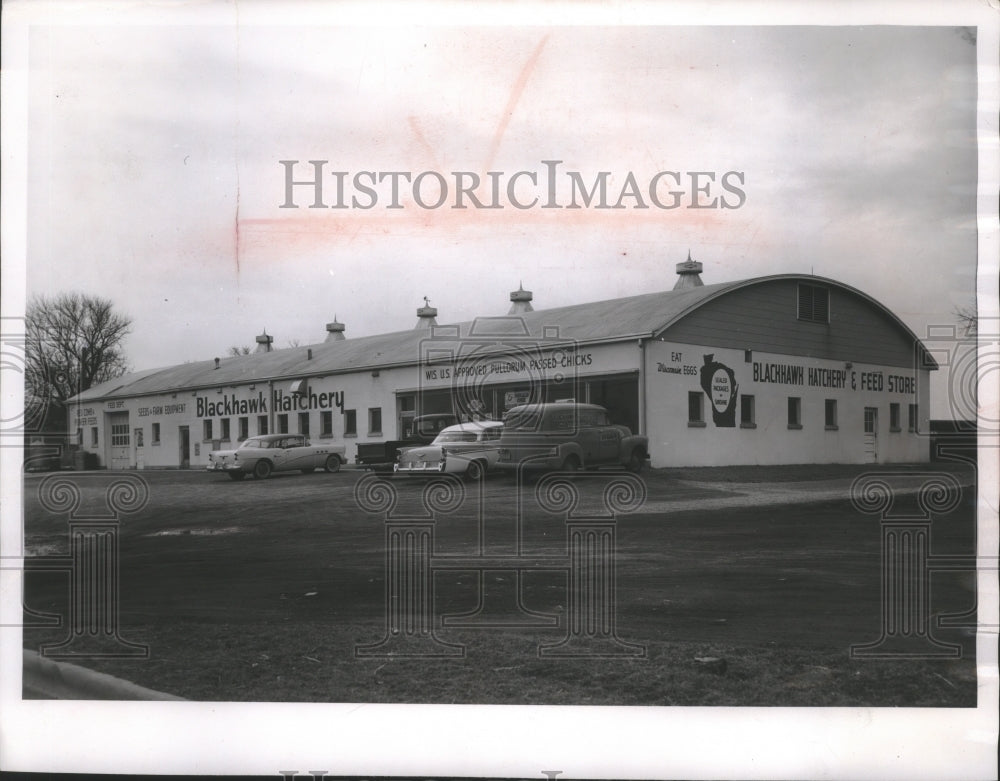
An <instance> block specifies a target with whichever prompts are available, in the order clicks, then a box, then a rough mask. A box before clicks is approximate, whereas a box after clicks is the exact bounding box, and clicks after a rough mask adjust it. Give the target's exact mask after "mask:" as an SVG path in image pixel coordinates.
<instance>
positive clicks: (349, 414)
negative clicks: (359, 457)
mask: <svg viewBox="0 0 1000 781" xmlns="http://www.w3.org/2000/svg"><path fill="white" fill-rule="evenodd" d="M357 435H358V411H357V410H353V409H349V410H344V436H345V437H356V436H357Z"/></svg>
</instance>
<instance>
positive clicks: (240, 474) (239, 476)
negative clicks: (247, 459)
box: [229, 472, 246, 483]
mask: <svg viewBox="0 0 1000 781" xmlns="http://www.w3.org/2000/svg"><path fill="white" fill-rule="evenodd" d="M244 477H246V474H245V473H243V472H229V479H230V480H235V481H236V482H237V483H238V482H239V481H240V480H242V479H243V478H244Z"/></svg>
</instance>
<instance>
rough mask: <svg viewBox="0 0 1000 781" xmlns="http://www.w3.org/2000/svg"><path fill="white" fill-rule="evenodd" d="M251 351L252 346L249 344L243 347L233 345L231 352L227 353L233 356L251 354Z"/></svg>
mask: <svg viewBox="0 0 1000 781" xmlns="http://www.w3.org/2000/svg"><path fill="white" fill-rule="evenodd" d="M250 351H251V350H250V347H248V346H247V345H243V346H242V347H237V346H236V345H233V346H232V347H230V348H229V352H228V353H227V355H230V356H233V357H239V356H241V355H249V354H250Z"/></svg>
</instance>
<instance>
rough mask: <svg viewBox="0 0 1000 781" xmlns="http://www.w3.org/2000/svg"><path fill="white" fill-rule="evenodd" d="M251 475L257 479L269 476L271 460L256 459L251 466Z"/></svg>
mask: <svg viewBox="0 0 1000 781" xmlns="http://www.w3.org/2000/svg"><path fill="white" fill-rule="evenodd" d="M253 476H254V477H256V478H257V479H258V480H266V479H267V478H269V477H270V476H271V462H270V461H258V462H257V464H256V465H255V466H254V468H253Z"/></svg>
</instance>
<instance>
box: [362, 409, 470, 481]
mask: <svg viewBox="0 0 1000 781" xmlns="http://www.w3.org/2000/svg"><path fill="white" fill-rule="evenodd" d="M456 423H458V418H457V417H455V416H454V415H452V414H451V413H437V414H433V415H421V416H420V417H417V418H414V419H413V433H412V434H411V435H410V436H409V437H407V438H406V439H388V440H385V441H383V442H359V443H358V454H357V456H355V458H354V463H355V464H357V465H358V466H360V467H361V468H362V469H371V470H373V471H375V472H392V470H393V468H394V467H395V465H396V460H397V459H398V458H399V451H400V450H401V449H402V448H405V447H414V446H415V445H427V444H430V443H431V442H433V441H434V438H435V437H436V436H437V435H438V434H439V433H440V432H441V429H444V428H447V427H448V426H453V425H455V424H456Z"/></svg>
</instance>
